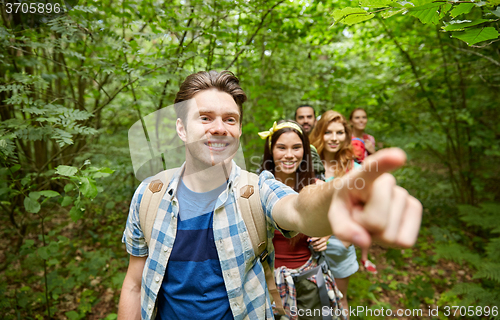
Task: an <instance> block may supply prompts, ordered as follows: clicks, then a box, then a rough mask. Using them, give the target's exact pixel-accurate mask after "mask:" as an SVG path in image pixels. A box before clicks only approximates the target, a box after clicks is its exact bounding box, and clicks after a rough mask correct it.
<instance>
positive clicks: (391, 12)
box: [382, 8, 406, 19]
mask: <svg viewBox="0 0 500 320" xmlns="http://www.w3.org/2000/svg"><path fill="white" fill-rule="evenodd" d="M403 11H406V9H405V8H403V9H398V10H386V11H384V12H382V18H384V19H387V18H390V17H392V16H393V15H396V14H398V13H401V12H403Z"/></svg>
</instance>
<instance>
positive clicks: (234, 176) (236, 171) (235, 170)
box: [166, 160, 241, 208]
mask: <svg viewBox="0 0 500 320" xmlns="http://www.w3.org/2000/svg"><path fill="white" fill-rule="evenodd" d="M185 168H186V162H185V161H184V163H183V164H182V166H181V167H180V168H179V170H177V171H176V172H175V173H174V175H173V176H172V179H171V180H170V181H169V182H167V183H169V185H168V188H167V192H166V193H167V194H168V195H169V199H170V200H172V198H173V197H174V195H175V194H176V192H177V188H178V187H179V182H180V178H181V176H182V173H183V172H184V169H185ZM240 173H241V168H240V167H238V165H237V164H236V162H234V160H231V173H230V174H229V180H228V184H227V188H226V190H225V191H224V192H222V193H221V194H220V196H219V199H218V200H217V205H216V208H217V207H219V206H220V205H222V204H224V203H225V202H226V200H227V197H228V194H229V193H230V192H231V191H232V190H233V188H234V187H235V186H237V185H238V181H239V177H240ZM219 202H221V203H220V204H219Z"/></svg>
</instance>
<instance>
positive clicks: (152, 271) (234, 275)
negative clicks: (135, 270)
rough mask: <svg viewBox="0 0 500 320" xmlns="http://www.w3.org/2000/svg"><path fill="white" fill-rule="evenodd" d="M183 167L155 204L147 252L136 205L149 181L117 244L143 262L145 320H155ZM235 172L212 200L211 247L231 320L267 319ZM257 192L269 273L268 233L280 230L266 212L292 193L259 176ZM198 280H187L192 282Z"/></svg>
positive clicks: (264, 294) (267, 308) (264, 291)
mask: <svg viewBox="0 0 500 320" xmlns="http://www.w3.org/2000/svg"><path fill="white" fill-rule="evenodd" d="M184 166H185V164H184V165H183V166H182V167H181V170H179V171H178V172H177V173H176V174H175V175H174V176H173V178H172V180H171V182H170V184H169V186H168V188H167V191H166V192H165V195H164V196H163V199H162V200H161V202H160V207H159V209H158V213H157V216H156V220H155V222H154V226H153V230H152V232H151V241H150V248H148V245H147V244H146V241H145V239H144V234H143V231H142V229H141V226H140V222H139V206H140V202H141V199H142V195H143V193H144V190H145V188H146V187H147V185H148V183H149V180H150V179H146V180H144V181H143V182H142V183H141V184H140V185H139V187H138V188H137V190H136V192H135V194H134V197H133V198H132V202H131V204H130V211H129V216H128V219H127V224H126V227H125V231H124V233H123V238H122V242H124V243H125V245H126V248H127V252H128V253H129V254H131V255H133V256H138V257H145V256H147V259H146V264H145V266H144V271H143V273H142V285H141V317H142V319H145V320H150V319H154V318H155V317H156V311H157V305H156V299H157V295H158V291H159V289H160V287H161V284H162V282H163V276H164V274H165V269H166V266H167V263H168V259H169V257H170V253H171V252H172V247H173V245H174V241H175V235H176V231H177V219H178V214H179V202H178V200H177V198H176V191H177V186H178V183H179V180H180V173H181V172H183V169H184ZM240 172H241V169H240V168H239V167H238V166H237V165H236V163H235V162H234V161H233V162H232V169H231V174H230V176H229V180H228V184H227V188H226V190H225V191H224V192H222V193H221V194H220V196H219V197H218V199H217V202H216V205H215V209H214V219H213V232H214V241H215V245H216V248H217V253H218V255H219V260H220V265H221V269H222V275H223V278H224V284H225V286H226V290H227V295H228V298H229V305H230V307H231V311H232V313H233V316H234V319H235V320H240V319H252V320H254V319H273V314H272V309H271V304H270V298H269V293H268V290H267V284H266V279H265V274H264V268H263V266H262V264H261V262H260V259H256V257H255V253H254V251H253V248H252V243H251V240H250V236H249V234H248V231H247V229H246V226H245V223H244V221H243V218H242V216H241V213H240V211H239V210H240V209H239V208H238V203H237V201H236V197H235V191H236V187H237V185H238V181H239V176H240ZM259 192H260V200H261V203H262V208H263V209H264V214H265V216H266V220H267V235H268V239H269V241H268V247H267V250H268V252H269V255H268V262H269V265H270V266H271V268H273V267H274V247H273V243H272V238H273V236H274V229H278V230H280V229H279V228H278V226H277V225H276V223H275V222H274V220H273V218H272V211H273V208H274V205H275V204H276V203H277V202H278V200H280V199H281V198H283V197H285V196H287V195H290V194H295V193H296V192H295V191H293V189H291V188H289V187H287V186H286V185H284V184H282V183H281V182H279V181H277V180H275V179H274V176H273V175H272V174H271V173H270V172H269V171H263V172H262V173H261V174H260V176H259ZM280 231H281V232H282V233H283V235H285V236H286V237H292V236H294V235H295V234H296V233H291V232H287V231H285V230H280ZM200 280H201V279H193V281H200Z"/></svg>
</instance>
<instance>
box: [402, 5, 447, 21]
mask: <svg viewBox="0 0 500 320" xmlns="http://www.w3.org/2000/svg"><path fill="white" fill-rule="evenodd" d="M441 5H442V3H440V2H437V3H434V2H433V3H428V4H425V5H423V6H418V7H413V8H411V7H410V8H408V14H409V15H411V16H414V17H415V18H418V19H419V20H420V21H421V22H422V23H424V24H426V23H432V24H438V23H439V7H441Z"/></svg>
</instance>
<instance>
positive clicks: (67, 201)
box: [61, 196, 73, 207]
mask: <svg viewBox="0 0 500 320" xmlns="http://www.w3.org/2000/svg"><path fill="white" fill-rule="evenodd" d="M71 202H73V198H72V197H68V196H66V197H64V198H63V200H62V202H61V206H63V207H66V206H67V205H70V204H71Z"/></svg>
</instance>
